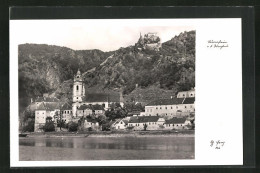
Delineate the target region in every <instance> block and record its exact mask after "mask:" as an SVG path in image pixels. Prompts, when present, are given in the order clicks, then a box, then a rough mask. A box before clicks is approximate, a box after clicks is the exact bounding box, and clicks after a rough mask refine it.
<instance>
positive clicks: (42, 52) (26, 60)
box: [18, 44, 112, 108]
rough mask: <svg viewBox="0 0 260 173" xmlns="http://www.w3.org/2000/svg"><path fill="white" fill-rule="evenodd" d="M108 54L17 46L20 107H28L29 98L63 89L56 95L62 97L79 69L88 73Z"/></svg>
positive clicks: (50, 47) (41, 46) (31, 45)
mask: <svg viewBox="0 0 260 173" xmlns="http://www.w3.org/2000/svg"><path fill="white" fill-rule="evenodd" d="M111 53H112V52H102V51H100V50H79V51H74V50H72V49H69V48H66V47H59V46H50V45H44V44H22V45H19V57H18V59H19V99H20V107H21V108H23V107H25V106H27V105H28V102H29V100H30V98H33V97H35V96H39V95H40V96H42V94H43V93H46V92H48V93H51V92H54V91H56V90H58V91H59V90H62V89H64V88H66V90H62V91H60V92H59V94H60V97H63V96H64V93H66V94H67V90H69V89H68V87H72V79H73V75H74V74H75V73H76V71H77V69H78V68H79V69H80V70H81V71H85V70H89V69H91V68H93V67H95V66H97V65H99V64H100V63H102V62H103V61H104V60H105V59H106V58H107V57H108V56H110V55H111ZM68 80H71V81H68ZM64 81H66V82H64Z"/></svg>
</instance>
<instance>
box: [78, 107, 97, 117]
mask: <svg viewBox="0 0 260 173" xmlns="http://www.w3.org/2000/svg"><path fill="white" fill-rule="evenodd" d="M92 114H93V110H92V108H91V106H90V105H81V106H80V107H79V108H78V109H77V112H76V116H75V117H82V116H84V117H86V116H89V115H92Z"/></svg>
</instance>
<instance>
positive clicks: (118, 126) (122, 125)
mask: <svg viewBox="0 0 260 173" xmlns="http://www.w3.org/2000/svg"><path fill="white" fill-rule="evenodd" d="M127 125H128V119H126V118H124V119H118V120H116V121H115V122H114V123H113V124H112V125H111V127H112V129H115V130H125V129H126V128H127Z"/></svg>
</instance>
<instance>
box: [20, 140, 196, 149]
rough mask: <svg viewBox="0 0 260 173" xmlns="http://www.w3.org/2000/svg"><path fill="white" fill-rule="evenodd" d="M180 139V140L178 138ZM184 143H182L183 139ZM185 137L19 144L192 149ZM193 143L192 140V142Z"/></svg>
mask: <svg viewBox="0 0 260 173" xmlns="http://www.w3.org/2000/svg"><path fill="white" fill-rule="evenodd" d="M180 139H182V140H180ZM183 139H184V141H186V143H184V141H183ZM190 142H191V141H190ZM190 142H189V141H188V140H185V138H180V137H177V138H172V137H171V138H162V137H148V138H129V137H125V138H112V137H111V138H92V137H90V138H20V141H19V145H20V146H35V147H59V148H85V149H123V150H184V151H192V150H193V148H194V146H193V145H191V143H190ZM192 143H193V142H192Z"/></svg>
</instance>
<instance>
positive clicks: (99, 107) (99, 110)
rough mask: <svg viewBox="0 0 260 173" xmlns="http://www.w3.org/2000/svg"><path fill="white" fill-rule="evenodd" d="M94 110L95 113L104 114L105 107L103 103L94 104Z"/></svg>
mask: <svg viewBox="0 0 260 173" xmlns="http://www.w3.org/2000/svg"><path fill="white" fill-rule="evenodd" d="M91 107H92V111H93V113H94V114H95V115H104V114H105V109H104V107H103V106H102V105H92V106H91Z"/></svg>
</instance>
